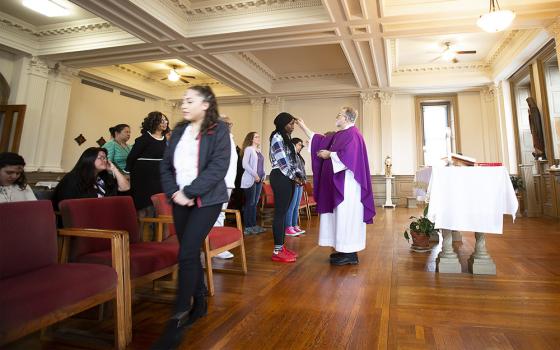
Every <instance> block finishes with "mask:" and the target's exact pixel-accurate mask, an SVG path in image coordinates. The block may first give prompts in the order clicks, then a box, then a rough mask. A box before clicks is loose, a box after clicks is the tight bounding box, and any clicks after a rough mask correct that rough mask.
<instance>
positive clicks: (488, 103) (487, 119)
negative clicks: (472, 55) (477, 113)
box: [480, 84, 503, 162]
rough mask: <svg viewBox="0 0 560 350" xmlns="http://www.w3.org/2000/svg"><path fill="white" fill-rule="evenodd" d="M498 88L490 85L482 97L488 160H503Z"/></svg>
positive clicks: (482, 92) (485, 146)
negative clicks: (499, 126) (499, 125)
mask: <svg viewBox="0 0 560 350" xmlns="http://www.w3.org/2000/svg"><path fill="white" fill-rule="evenodd" d="M497 94H498V89H497V87H496V86H495V85H493V84H492V85H489V86H487V87H486V88H484V89H483V90H482V91H481V97H482V127H483V128H482V133H483V142H484V160H482V159H481V160H480V161H487V162H501V161H502V159H503V158H502V157H501V152H500V149H501V142H500V141H501V138H500V137H499V134H498V131H499V129H498V112H499V111H498V106H497V101H498V100H497V98H496V97H497V96H496V95H497Z"/></svg>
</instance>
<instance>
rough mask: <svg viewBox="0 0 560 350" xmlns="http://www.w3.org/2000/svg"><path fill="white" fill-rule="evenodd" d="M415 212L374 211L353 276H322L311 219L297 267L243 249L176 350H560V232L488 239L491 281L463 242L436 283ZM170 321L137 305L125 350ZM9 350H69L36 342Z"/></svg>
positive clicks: (547, 222) (522, 222)
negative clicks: (450, 269) (414, 231)
mask: <svg viewBox="0 0 560 350" xmlns="http://www.w3.org/2000/svg"><path fill="white" fill-rule="evenodd" d="M419 211H420V210H419V209H418V210H415V209H401V208H398V209H394V210H391V209H388V210H384V209H378V214H377V216H376V218H375V223H374V224H373V225H368V233H367V249H366V250H365V251H363V252H361V253H360V254H359V258H360V264H359V265H357V266H344V267H334V266H330V265H329V263H328V254H329V253H330V249H329V248H324V247H318V246H317V235H318V219H317V217H313V219H312V220H311V221H310V222H308V223H307V224H306V222H305V221H304V225H303V226H304V227H305V228H306V229H308V233H307V234H306V235H304V236H302V237H296V238H287V245H288V247H289V248H291V249H293V250H295V251H297V252H298V253H299V255H300V258H299V259H298V260H297V262H296V263H294V264H281V263H274V262H272V261H271V260H270V254H271V248H272V237H271V236H272V235H271V234H270V232H268V233H264V234H262V235H260V236H251V237H248V238H247V239H246V243H245V245H246V250H247V256H248V264H249V273H248V275H246V276H242V275H236V274H226V273H217V274H216V275H215V283H216V295H215V296H214V297H212V298H210V302H209V313H208V316H206V317H205V318H203V319H201V320H200V321H198V322H197V323H196V324H195V325H194V326H193V327H192V328H191V329H190V330H189V331H188V333H187V335H186V337H185V339H184V342H183V346H182V349H259V350H261V349H313V348H315V349H474V350H480V349H524V350H525V349H528V350H534V349H551V350H552V349H560V221H558V220H554V219H543V218H539V219H528V218H519V219H517V221H516V222H515V224H512V223H511V218H509V217H506V218H505V221H504V222H505V224H504V235H490V237H488V238H487V246H488V249H489V252H490V254H491V255H492V257H493V258H494V260H495V262H496V266H497V276H473V275H472V274H469V273H468V272H467V265H466V260H467V259H468V257H469V256H470V254H471V253H472V251H473V243H474V237H473V234H472V233H464V234H463V242H462V243H459V244H456V246H455V248H456V250H457V251H458V252H459V254H460V256H461V264H462V268H463V273H461V274H439V273H436V272H434V270H435V257H436V255H437V253H438V252H439V251H440V249H441V246H436V247H435V248H434V250H433V252H432V253H431V254H429V253H428V254H426V253H424V254H421V253H415V252H411V251H410V250H409V245H408V243H407V242H406V240H405V239H404V238H403V237H402V231H403V229H404V227H405V226H406V223H407V222H408V217H409V216H410V215H414V214H417V213H419ZM234 253H235V252H234ZM217 264H221V265H223V266H225V267H227V266H228V265H235V264H237V262H235V261H233V262H225V263H224V262H221V261H217ZM169 310H170V304H166V303H157V302H148V301H139V302H136V303H135V305H134V307H133V342H132V344H131V345H130V347H129V349H134V350H140V349H147V348H149V346H150V344H151V343H152V342H153V341H154V340H155V339H156V338H157V337H158V336H159V335H160V333H161V331H162V329H163V325H164V323H165V321H166V318H167V317H168V313H169ZM111 327H112V324H111V321H110V320H109V321H104V323H103V325H102V326H100V328H99V330H98V331H100V332H101V331H104V332H107V333H109V334H110V333H111V331H112V328H111ZM94 329H95V328H94ZM12 348H15V349H34V348H36V349H76V347H70V346H66V345H63V344H61V343H53V342H44V341H43V342H39V337H38V335H33V336H30V337H28V338H26V339H24V340H22V341H20V342H19V343H18V344H16V345H14V346H13V347H12ZM80 349H81V347H80Z"/></svg>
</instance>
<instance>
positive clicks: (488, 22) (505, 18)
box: [476, 0, 515, 33]
mask: <svg viewBox="0 0 560 350" xmlns="http://www.w3.org/2000/svg"><path fill="white" fill-rule="evenodd" d="M489 1H490V10H489V11H488V13H485V14H483V15H482V16H480V18H479V19H478V21H476V24H477V25H478V26H479V27H480V28H482V29H483V30H484V31H486V32H488V33H496V32H501V31H502V30H504V29H506V28H507V27H509V26H510V25H511V22H512V21H513V19H514V18H515V13H514V12H513V11H510V10H502V9H500V4H499V3H498V0H489Z"/></svg>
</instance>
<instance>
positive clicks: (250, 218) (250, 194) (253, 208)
mask: <svg viewBox="0 0 560 350" xmlns="http://www.w3.org/2000/svg"><path fill="white" fill-rule="evenodd" d="M243 192H245V205H244V206H243V221H244V223H245V228H248V227H253V226H256V225H257V201H258V198H255V193H256V192H257V184H256V183H254V184H253V186H251V187H249V188H244V189H243Z"/></svg>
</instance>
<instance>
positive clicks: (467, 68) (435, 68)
mask: <svg viewBox="0 0 560 350" xmlns="http://www.w3.org/2000/svg"><path fill="white" fill-rule="evenodd" d="M490 69H491V67H490V65H489V64H487V63H486V62H472V63H455V64H446V65H427V64H420V65H409V66H400V67H398V68H397V69H395V70H393V74H395V75H398V74H407V73H426V72H449V71H455V72H477V71H478V72H479V71H484V72H486V71H490Z"/></svg>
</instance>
